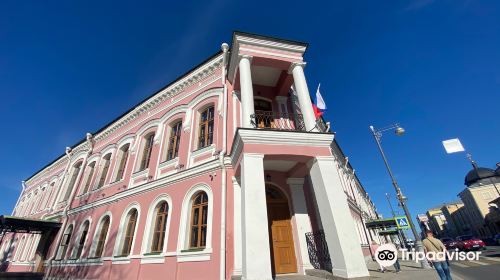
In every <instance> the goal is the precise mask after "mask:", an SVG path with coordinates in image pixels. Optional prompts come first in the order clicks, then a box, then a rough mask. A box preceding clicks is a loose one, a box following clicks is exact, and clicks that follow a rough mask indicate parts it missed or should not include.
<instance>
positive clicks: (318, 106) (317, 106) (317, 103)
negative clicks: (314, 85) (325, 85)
mask: <svg viewBox="0 0 500 280" xmlns="http://www.w3.org/2000/svg"><path fill="white" fill-rule="evenodd" d="M320 86H321V84H319V85H318V89H317V90H316V98H315V100H314V104H313V109H314V116H316V119H318V118H319V117H321V116H322V115H323V114H324V113H325V111H326V103H325V101H324V100H323V96H321V92H319V87H320Z"/></svg>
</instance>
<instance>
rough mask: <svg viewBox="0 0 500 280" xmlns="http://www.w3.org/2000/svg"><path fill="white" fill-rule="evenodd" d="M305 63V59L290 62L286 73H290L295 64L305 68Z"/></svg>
mask: <svg viewBox="0 0 500 280" xmlns="http://www.w3.org/2000/svg"><path fill="white" fill-rule="evenodd" d="M306 64H307V63H306V62H305V61H298V62H292V63H291V64H290V67H289V68H288V74H292V71H293V69H294V68H295V67H297V66H299V67H302V68H305V67H306Z"/></svg>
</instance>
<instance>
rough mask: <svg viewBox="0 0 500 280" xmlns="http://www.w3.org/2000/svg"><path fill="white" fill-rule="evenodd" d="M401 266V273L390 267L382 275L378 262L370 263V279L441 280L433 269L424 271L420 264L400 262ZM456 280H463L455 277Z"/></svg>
mask: <svg viewBox="0 0 500 280" xmlns="http://www.w3.org/2000/svg"><path fill="white" fill-rule="evenodd" d="M399 263H400V264H401V272H399V273H396V270H395V269H394V267H393V266H391V267H388V269H389V271H386V272H385V273H381V272H380V271H379V269H380V268H379V266H378V264H377V263H376V262H374V261H370V262H369V263H368V264H367V266H368V271H369V272H370V276H371V277H370V279H398V280H406V279H425V280H439V276H438V275H437V273H436V270H434V268H432V269H422V268H420V264H419V263H415V262H412V261H399ZM452 277H453V279H454V280H462V278H459V277H457V276H456V275H453V273H452Z"/></svg>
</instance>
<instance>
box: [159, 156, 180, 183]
mask: <svg viewBox="0 0 500 280" xmlns="http://www.w3.org/2000/svg"><path fill="white" fill-rule="evenodd" d="M178 165H179V157H176V158H174V159H171V160H167V161H164V162H162V163H160V164H159V165H158V172H156V178H155V179H159V178H163V177H165V176H168V175H171V174H174V173H176V172H177V169H175V168H174V170H172V171H169V172H165V173H163V174H162V173H161V171H162V170H164V169H167V168H170V167H172V166H173V167H177V166H178Z"/></svg>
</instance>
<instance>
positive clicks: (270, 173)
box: [232, 128, 368, 279]
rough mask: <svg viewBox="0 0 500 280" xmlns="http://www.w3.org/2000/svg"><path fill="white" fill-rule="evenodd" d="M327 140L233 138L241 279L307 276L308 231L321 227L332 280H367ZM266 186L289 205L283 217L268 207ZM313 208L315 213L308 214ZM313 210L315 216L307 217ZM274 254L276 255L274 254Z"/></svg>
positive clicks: (244, 132)
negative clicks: (335, 279)
mask: <svg viewBox="0 0 500 280" xmlns="http://www.w3.org/2000/svg"><path fill="white" fill-rule="evenodd" d="M332 140H333V134H330V133H307V132H291V131H278V130H274V131H273V130H260V129H241V128H240V129H239V130H238V131H237V136H236V138H235V142H234V143H233V149H232V151H233V152H234V154H233V166H234V169H235V170H236V176H237V177H239V180H238V181H239V186H240V188H241V189H240V191H241V196H240V199H241V205H238V203H237V202H236V199H235V207H241V212H240V213H241V219H238V217H235V223H238V222H240V223H241V227H240V230H241V232H237V231H238V229H237V228H238V226H237V225H235V229H236V230H235V231H236V232H235V235H238V234H241V243H242V248H241V252H238V250H237V249H236V250H235V255H237V254H241V271H242V272H241V274H242V279H272V277H273V272H274V273H276V274H279V273H280V272H286V273H289V272H296V273H299V274H304V273H305V270H306V269H309V268H311V264H310V263H309V254H308V250H307V242H306V239H305V233H307V232H310V231H311V229H312V226H311V224H312V223H311V222H312V219H317V220H320V223H321V225H322V228H323V229H324V231H325V239H326V242H327V244H328V247H329V252H330V259H331V260H332V265H333V270H332V272H333V274H334V275H335V276H337V277H341V278H358V277H365V276H368V271H367V269H366V264H365V262H364V257H363V254H362V251H361V247H360V245H359V240H358V239H357V237H356V234H354V233H355V232H356V229H355V225H354V222H353V221H352V218H351V214H350V210H349V207H348V204H347V199H346V197H345V193H344V191H343V189H342V187H341V183H340V178H339V175H338V171H337V169H336V161H335V158H334V157H333V156H332V154H331V151H330V143H331V142H332ZM306 178H310V183H311V186H310V188H311V192H312V193H314V198H312V197H310V196H309V197H308V196H307V195H306V194H305V185H306V184H305V183H306V182H307V181H306ZM270 185H271V186H273V187H272V188H273V189H278V190H280V192H281V193H283V194H284V196H283V197H281V198H279V199H278V200H281V202H283V204H284V205H287V206H286V207H288V211H289V212H288V213H287V211H286V210H287V209H286V208H285V207H284V206H283V204H282V205H279V206H275V205H273V204H272V202H271V203H270V202H269V197H270V193H269V191H270V190H269V189H270V188H269V186H270ZM314 201H315V203H316V205H313V206H314V207H311V206H310V204H311V203H314ZM285 202H286V203H285ZM308 204H309V205H308ZM308 206H309V207H308ZM311 208H316V209H317V212H318V213H310V212H311ZM235 213H238V211H237V210H235ZM266 229H267V230H266ZM289 229H290V230H289ZM290 231H291V234H290ZM290 236H291V237H292V238H293V241H291V240H290V239H289V238H290ZM235 242H238V241H237V239H235ZM279 242H282V243H281V244H278V243H279ZM283 244H284V245H283ZM279 246H282V247H280V248H279V249H280V250H281V249H282V250H281V251H280V250H277V249H276V248H278V247H279ZM292 247H293V248H292ZM277 253H278V254H279V255H277ZM235 258H236V259H237V258H238V256H236V257H235ZM291 262H294V263H293V264H291ZM237 263H238V262H237V261H235V270H237V269H238V267H237V266H238V264H237ZM273 268H274V269H273ZM293 270H295V271H293Z"/></svg>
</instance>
